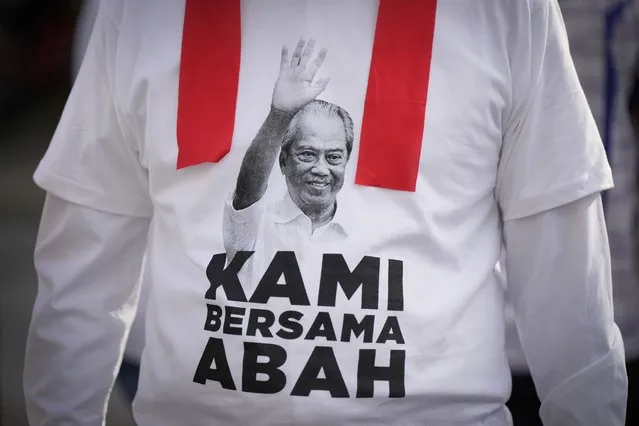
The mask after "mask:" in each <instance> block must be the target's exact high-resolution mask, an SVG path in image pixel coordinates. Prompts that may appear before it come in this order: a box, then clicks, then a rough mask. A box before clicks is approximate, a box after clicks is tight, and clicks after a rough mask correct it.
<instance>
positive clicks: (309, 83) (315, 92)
mask: <svg viewBox="0 0 639 426" xmlns="http://www.w3.org/2000/svg"><path fill="white" fill-rule="evenodd" d="M314 48H315V41H314V40H312V39H311V40H309V41H308V43H307V42H306V41H305V40H300V41H299V42H298V43H297V46H296V47H295V51H294V52H293V57H292V58H289V52H288V48H287V47H286V46H284V47H283V48H282V62H281V64H280V74H279V76H278V78H277V81H276V82H275V89H274V90H273V103H272V106H273V108H274V109H277V110H280V111H285V112H290V113H295V112H297V111H298V110H299V109H300V108H302V107H303V106H304V105H306V104H307V103H309V102H311V101H313V100H315V98H317V96H319V94H320V93H322V92H323V91H324V89H325V88H326V85H327V84H328V78H322V79H318V80H315V75H316V74H317V71H318V70H319V68H320V67H321V66H322V64H323V63H324V58H326V49H322V50H320V52H319V53H318V54H317V56H316V57H315V59H313V60H312V61H311V57H312V56H313V50H314Z"/></svg>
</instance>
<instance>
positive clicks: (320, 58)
mask: <svg viewBox="0 0 639 426" xmlns="http://www.w3.org/2000/svg"><path fill="white" fill-rule="evenodd" d="M326 53H327V50H326V49H322V50H320V52H319V53H318V54H317V57H316V58H315V59H314V60H313V61H312V62H311V63H310V64H309V65H308V67H307V68H306V71H305V73H304V74H305V77H306V79H307V80H309V81H311V80H313V79H314V78H315V75H316V74H317V71H318V70H319V69H320V67H321V66H322V64H323V63H324V59H326Z"/></svg>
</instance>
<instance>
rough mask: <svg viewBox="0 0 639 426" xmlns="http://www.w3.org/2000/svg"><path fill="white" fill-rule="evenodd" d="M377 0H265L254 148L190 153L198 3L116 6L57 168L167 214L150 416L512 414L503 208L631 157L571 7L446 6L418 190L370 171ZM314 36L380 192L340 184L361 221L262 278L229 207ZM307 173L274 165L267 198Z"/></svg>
mask: <svg viewBox="0 0 639 426" xmlns="http://www.w3.org/2000/svg"><path fill="white" fill-rule="evenodd" d="M377 3H378V2H377V1H375V0H358V1H349V2H344V1H341V0H327V1H323V2H314V1H300V2H294V1H290V0H272V1H267V2H265V1H262V0H243V1H242V2H241V6H242V22H243V25H242V62H241V71H240V76H239V77H240V84H239V94H238V99H237V113H236V126H235V132H234V136H233V145H232V149H231V151H230V152H229V153H228V154H227V155H226V157H225V158H224V159H223V160H222V161H220V162H219V163H215V164H212V163H209V164H201V165H198V166H193V167H189V168H185V169H181V170H177V169H176V158H177V142H176V136H175V135H176V113H177V104H178V97H177V95H178V72H179V64H180V61H179V59H180V48H181V37H182V23H183V16H184V2H183V1H175V2H167V3H166V4H163V5H162V7H157V4H156V3H155V2H152V1H151V0H140V1H126V0H113V1H109V2H103V3H102V5H101V10H100V12H99V16H98V24H97V26H96V29H95V31H94V34H93V36H92V39H91V42H90V44H89V47H88V53H87V57H86V59H85V61H84V63H83V65H82V69H81V71H80V73H79V76H78V79H77V82H76V85H75V87H74V89H73V91H72V93H71V96H70V99H69V102H68V104H67V106H66V108H65V111H64V113H63V115H62V118H61V121H60V125H59V127H58V129H57V131H56V133H55V136H54V139H53V141H52V144H51V147H50V149H49V150H48V152H47V154H46V156H45V158H44V159H43V160H42V162H41V164H40V166H39V167H38V170H37V171H36V173H35V180H36V182H37V183H38V184H39V185H40V186H41V187H43V188H44V189H46V190H47V191H48V192H50V193H52V194H55V195H57V196H58V197H60V198H63V199H65V200H67V201H70V202H72V203H75V204H79V205H82V206H88V207H91V208H93V209H97V210H103V211H105V212H109V213H112V214H115V215H126V216H136V217H141V218H150V217H151V216H152V222H151V229H150V234H149V251H148V257H147V259H146V262H147V263H146V266H147V269H146V271H147V272H148V280H149V283H151V295H150V300H149V305H148V312H147V317H146V347H145V351H144V353H143V358H142V374H141V381H140V387H139V393H138V395H137V397H136V401H135V404H134V410H135V416H136V420H137V422H138V424H140V425H141V426H150V425H153V426H169V425H175V424H189V425H208V424H212V423H214V424H216V425H224V426H226V425H236V424H255V423H257V422H259V423H262V424H273V425H275V424H278V425H287V424H291V425H292V424H296V425H302V424H305V425H315V424H343V425H346V424H352V425H355V424H366V425H382V424H384V425H388V424H407V425H408V424H420V423H427V424H429V425H446V426H452V425H464V426H465V425H495V426H503V425H506V424H507V413H506V411H505V408H504V403H505V401H506V400H507V398H508V395H509V389H510V373H509V368H508V362H507V359H506V356H505V352H504V350H503V348H504V332H503V330H504V314H503V289H502V287H501V285H500V283H499V281H498V280H497V279H496V277H495V274H494V265H495V263H496V262H497V259H498V258H499V254H500V247H501V239H502V232H501V227H502V220H506V221H508V220H515V219H519V218H525V217H527V216H530V215H534V214H535V213H539V212H543V211H546V210H549V209H553V208H555V207H558V206H561V205H564V204H567V203H570V202H572V201H574V200H577V199H581V198H583V197H585V196H587V195H590V194H593V193H597V192H599V191H601V190H604V189H607V188H610V187H611V186H612V176H611V171H610V168H609V166H608V164H607V161H606V157H605V153H604V150H603V147H602V144H601V140H600V138H599V134H598V132H597V129H596V125H595V122H594V120H593V117H592V115H591V113H590V111H589V109H588V106H587V104H586V101H585V97H584V95H583V92H582V90H581V88H580V85H579V82H578V80H577V77H576V73H575V70H574V67H573V65H572V62H571V60H570V57H569V55H568V46H567V42H566V39H565V33H564V28H563V24H562V21H561V17H560V14H559V12H558V9H557V5H556V2H555V1H554V0H520V1H510V0H493V1H485V2H484V1H482V2H479V1H473V2H461V1H445V2H439V3H438V5H437V22H436V27H435V39H434V46H433V58H432V65H431V71H430V85H429V93H428V105H427V113H426V117H425V129H424V134H423V144H422V150H421V157H420V162H419V176H418V181H417V187H416V190H415V191H414V192H410V191H394V190H388V189H381V188H374V187H365V186H359V185H355V184H354V176H355V167H356V165H357V152H358V142H359V141H358V132H359V128H360V126H361V121H362V115H363V107H364V99H365V93H366V86H367V81H368V70H369V65H370V59H371V51H372V45H373V36H374V30H375V22H376V16H377ZM300 34H307V35H309V36H312V37H313V38H314V39H315V40H316V41H317V44H318V46H323V47H326V48H327V49H328V52H329V54H328V57H327V58H326V61H325V62H324V64H323V65H322V68H321V70H320V76H321V77H324V76H328V77H330V82H329V84H328V86H327V88H326V90H324V91H323V92H322V93H321V95H320V98H321V99H323V100H326V101H328V102H331V103H333V104H336V105H339V106H340V107H342V108H343V109H344V110H346V111H348V113H349V115H350V116H351V117H352V120H353V123H354V129H355V133H356V134H355V139H354V147H353V152H352V155H351V157H350V158H349V160H348V163H347V164H346V167H345V170H344V183H343V188H342V189H341V190H340V194H344V195H346V194H348V201H349V203H351V204H352V205H355V206H358V208H357V209H344V210H340V209H341V206H342V204H341V199H340V201H338V202H337V211H339V214H340V215H341V214H342V212H343V213H344V214H345V215H346V216H350V217H348V222H350V223H354V224H355V229H354V230H353V231H351V230H350V228H352V227H349V230H347V232H346V233H345V235H346V238H345V240H343V241H341V242H340V243H339V244H336V243H335V242H334V241H331V242H329V245H330V250H329V249H326V248H325V247H324V246H323V245H321V244H320V245H315V244H313V243H312V240H311V242H309V244H308V245H307V246H303V247H301V248H297V247H296V248H295V249H291V248H287V250H284V247H282V250H278V251H276V252H275V253H274V254H273V256H272V258H271V259H268V260H269V262H268V264H267V265H266V266H265V267H264V268H255V269H254V272H253V273H251V274H250V275H251V276H250V283H248V285H247V286H245V285H244V284H245V283H244V282H242V281H241V280H240V279H239V278H237V277H238V275H240V272H241V271H242V267H243V266H244V264H245V263H246V262H247V261H248V260H249V259H250V258H251V257H252V256H254V255H255V254H256V253H252V252H251V251H243V252H241V253H242V255H241V256H238V255H236V256H235V257H234V258H233V260H231V261H230V262H229V261H228V260H227V259H226V257H227V256H226V254H225V253H226V251H225V247H224V232H223V228H224V225H223V221H224V219H223V218H224V211H225V206H227V201H228V195H229V194H231V193H233V192H234V188H235V183H236V177H237V175H238V170H239V169H240V164H241V163H242V160H243V158H244V155H245V153H246V150H247V148H248V147H249V145H250V144H251V141H252V140H253V138H254V137H255V135H256V134H257V132H258V130H259V128H260V125H261V124H262V122H263V121H264V119H265V117H266V115H267V114H268V112H269V108H270V103H271V98H272V92H273V85H274V83H275V80H276V78H277V75H278V70H279V63H280V51H281V47H282V45H289V46H291V45H293V44H294V43H296V41H297V40H298V38H299V37H300ZM291 47H292V46H291ZM398 84H410V82H398ZM95 98H99V99H103V100H104V102H92V100H93V99H95ZM398 149H401V148H400V147H398ZM314 185H317V186H316V188H315V189H317V188H318V186H321V185H324V183H317V182H316V183H314ZM286 188H287V184H286V182H285V180H284V178H283V176H282V174H281V173H278V172H273V173H271V177H270V180H269V185H268V188H267V191H266V194H265V195H264V200H265V201H266V200H269V201H273V199H274V198H275V199H276V198H277V197H280V196H281V194H282V193H284V191H285V190H286ZM269 223H270V222H269ZM271 225H272V223H271ZM269 226H270V225H269ZM325 226H328V225H325ZM275 228H276V227H275V226H274V225H273V226H272V227H271V231H273V229H275ZM271 231H269V232H271ZM273 232H275V231H273ZM258 235H259V234H258ZM267 243H268V240H263V241H262V242H261V244H267ZM262 255H263V253H260V254H258V256H262ZM609 332H610V335H609V337H610V339H609V340H610V342H612V341H614V340H615V338H614V337H613V336H614V330H613V329H612V328H611V329H610V331H609ZM36 334H37V333H36ZM610 342H609V343H610ZM606 350H608V349H606ZM274 407H276V408H274Z"/></svg>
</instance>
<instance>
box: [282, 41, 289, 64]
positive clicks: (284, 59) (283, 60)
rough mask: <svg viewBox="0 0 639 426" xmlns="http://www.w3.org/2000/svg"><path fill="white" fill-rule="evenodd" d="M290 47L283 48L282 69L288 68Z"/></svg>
mask: <svg viewBox="0 0 639 426" xmlns="http://www.w3.org/2000/svg"><path fill="white" fill-rule="evenodd" d="M288 61H289V59H288V47H286V46H282V59H281V62H280V69H284V68H286V67H287V66H288Z"/></svg>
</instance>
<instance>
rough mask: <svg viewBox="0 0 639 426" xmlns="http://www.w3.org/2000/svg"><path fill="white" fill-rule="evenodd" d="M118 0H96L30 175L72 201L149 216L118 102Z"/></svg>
mask: <svg viewBox="0 0 639 426" xmlns="http://www.w3.org/2000/svg"><path fill="white" fill-rule="evenodd" d="M122 13H123V1H122V0H109V1H103V2H100V6H99V10H98V13H97V16H96V18H95V25H94V28H93V31H92V33H91V37H90V39H89V43H88V46H87V49H86V53H85V55H84V60H83V62H82V65H81V67H80V70H79V73H78V76H77V78H76V80H75V83H74V86H73V88H72V90H71V93H70V95H69V98H68V100H67V103H66V105H65V108H64V111H63V113H62V116H61V118H60V122H59V124H58V127H57V129H56V131H55V134H54V136H53V139H52V141H51V143H50V145H49V148H48V150H47V152H46V154H45V156H44V158H43V159H42V160H41V162H40V164H39V166H38V168H37V170H36V172H35V175H34V179H35V181H36V183H37V184H38V185H39V186H40V187H42V188H43V189H45V190H46V191H48V192H50V193H52V194H55V195H56V196H58V197H60V198H63V199H65V200H67V201H71V202H73V203H76V204H79V205H83V206H87V207H91V208H94V209H98V210H102V211H106V212H110V213H116V214H124V215H131V216H140V217H149V216H151V212H152V205H151V201H150V197H149V191H148V175H147V171H146V169H145V168H144V167H143V166H142V164H141V162H140V154H139V152H140V149H139V147H140V144H141V141H140V140H138V138H136V137H135V136H134V135H135V133H136V132H134V131H132V129H131V127H130V126H129V125H128V124H127V123H128V121H127V120H126V117H125V115H124V113H123V112H122V110H121V109H120V107H119V104H118V98H117V96H116V95H115V90H114V82H115V74H116V70H117V66H118V63H117V58H118V46H119V45H120V43H121V40H120V21H121V15H122Z"/></svg>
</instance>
